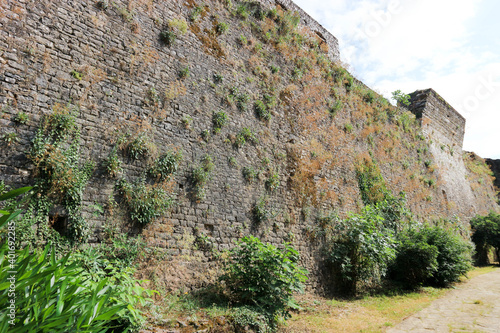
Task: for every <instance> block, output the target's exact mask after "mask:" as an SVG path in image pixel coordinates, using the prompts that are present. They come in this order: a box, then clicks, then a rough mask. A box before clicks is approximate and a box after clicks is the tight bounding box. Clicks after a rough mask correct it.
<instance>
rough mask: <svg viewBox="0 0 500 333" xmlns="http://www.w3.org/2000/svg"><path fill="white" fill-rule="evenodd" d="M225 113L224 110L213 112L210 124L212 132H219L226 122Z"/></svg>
mask: <svg viewBox="0 0 500 333" xmlns="http://www.w3.org/2000/svg"><path fill="white" fill-rule="evenodd" d="M227 119H228V117H227V114H226V113H225V112H224V111H219V112H214V113H213V115H212V124H213V126H214V128H213V132H214V134H218V133H220V131H221V129H222V127H223V126H224V125H226V123H227Z"/></svg>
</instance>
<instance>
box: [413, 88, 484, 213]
mask: <svg viewBox="0 0 500 333" xmlns="http://www.w3.org/2000/svg"><path fill="white" fill-rule="evenodd" d="M408 109H409V110H410V111H411V112H412V113H413V114H415V116H416V117H417V119H420V120H421V124H422V130H423V132H424V134H425V135H426V136H427V138H428V139H429V140H430V142H431V144H430V150H431V153H432V155H433V156H434V161H433V164H434V165H435V166H436V167H437V168H436V171H435V172H436V173H437V174H438V176H439V182H438V184H437V185H438V186H439V187H440V188H441V191H442V194H443V198H442V199H443V200H445V201H446V205H444V206H445V207H447V208H448V210H450V211H453V210H459V211H461V212H462V213H463V214H464V215H465V216H470V217H472V216H474V215H475V214H476V212H478V211H479V210H480V208H479V207H475V201H477V200H475V194H474V193H473V191H472V190H471V187H470V185H469V183H468V182H466V181H464V180H466V175H467V170H466V167H465V164H464V160H463V151H462V147H463V141H464V133H465V118H464V117H463V116H462V115H460V114H459V113H458V112H457V111H456V110H455V109H454V108H453V107H452V106H451V105H450V104H448V103H447V102H446V101H445V100H444V99H443V98H442V97H441V96H439V94H438V93H436V92H435V91H434V90H432V89H427V90H417V91H415V92H414V93H412V94H410V105H409V107H408Z"/></svg>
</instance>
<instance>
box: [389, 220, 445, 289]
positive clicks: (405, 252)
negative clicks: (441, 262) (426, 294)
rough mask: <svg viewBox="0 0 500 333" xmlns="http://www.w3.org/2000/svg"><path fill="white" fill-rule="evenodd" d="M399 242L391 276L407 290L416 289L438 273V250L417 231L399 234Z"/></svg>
mask: <svg viewBox="0 0 500 333" xmlns="http://www.w3.org/2000/svg"><path fill="white" fill-rule="evenodd" d="M398 241H399V245H398V248H397V254H396V259H395V260H394V263H393V264H392V265H391V273H392V274H391V275H392V277H393V278H394V280H396V281H399V282H401V283H402V284H403V285H404V287H405V288H409V289H413V288H416V287H418V286H420V285H422V284H423V283H424V282H425V281H427V280H428V279H429V278H431V277H432V276H433V275H434V274H435V273H436V272H437V269H438V262H437V256H438V248H437V247H436V246H434V245H430V244H428V243H427V241H426V239H425V237H424V235H423V234H422V233H421V232H418V231H415V230H409V231H407V232H405V233H402V234H399V235H398Z"/></svg>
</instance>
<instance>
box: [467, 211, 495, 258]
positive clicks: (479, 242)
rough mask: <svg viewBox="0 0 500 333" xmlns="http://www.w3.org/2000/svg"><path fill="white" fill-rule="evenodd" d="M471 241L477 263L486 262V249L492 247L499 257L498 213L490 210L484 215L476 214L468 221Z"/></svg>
mask: <svg viewBox="0 0 500 333" xmlns="http://www.w3.org/2000/svg"><path fill="white" fill-rule="evenodd" d="M470 224H471V228H472V232H473V234H472V241H473V242H474V244H475V245H476V250H477V255H478V258H477V259H478V263H479V264H488V261H489V260H488V250H489V247H493V248H494V249H495V252H496V254H497V258H500V214H496V213H494V212H491V213H490V214H488V215H486V216H476V217H475V218H473V219H472V220H471V222H470Z"/></svg>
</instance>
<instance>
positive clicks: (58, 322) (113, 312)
mask: <svg viewBox="0 0 500 333" xmlns="http://www.w3.org/2000/svg"><path fill="white" fill-rule="evenodd" d="M8 254H9V252H8V248H7V246H5V244H3V245H2V247H1V249H0V267H1V269H0V307H1V309H2V312H1V313H0V332H14V333H15V332H23V333H26V332H29V333H31V332H33V333H40V332H50V333H53V332H61V333H62V332H89V333H94V332H108V331H109V330H110V329H117V328H118V327H121V328H120V331H123V329H126V328H127V326H130V325H132V326H133V325H135V324H138V323H139V321H140V319H141V318H140V317H139V316H138V313H137V312H136V310H135V308H134V307H135V306H136V305H137V304H138V303H139V301H144V298H143V295H142V293H143V292H145V289H143V288H141V287H136V286H135V283H134V281H132V279H131V278H130V277H128V273H127V274H126V275H123V274H122V275H120V279H121V281H120V280H117V278H116V276H117V275H115V276H114V277H113V278H108V277H105V278H102V279H99V280H98V281H94V280H92V279H91V278H90V276H89V273H88V272H86V271H85V270H84V269H83V268H82V266H81V261H75V260H74V259H72V256H71V255H70V254H68V255H66V256H64V257H63V258H61V259H57V258H56V255H55V251H51V250H50V246H46V247H45V250H44V251H43V252H42V253H30V252H29V249H27V248H26V249H24V250H22V251H17V252H16V256H17V260H16V264H15V273H12V272H11V271H12V267H11V266H10V265H11V263H9V261H8V257H9V256H8ZM127 278H128V279H129V280H126V279H127ZM127 292H128V293H127ZM131 292H132V293H131ZM134 292H137V293H138V295H137V294H134ZM150 294H151V292H150ZM12 299H14V300H15V303H14V306H12V305H11V304H13V303H11V300H12ZM142 303H144V302H142ZM124 319H126V320H124ZM119 322H120V324H119ZM126 331H128V330H126Z"/></svg>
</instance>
